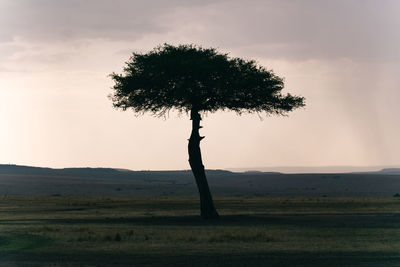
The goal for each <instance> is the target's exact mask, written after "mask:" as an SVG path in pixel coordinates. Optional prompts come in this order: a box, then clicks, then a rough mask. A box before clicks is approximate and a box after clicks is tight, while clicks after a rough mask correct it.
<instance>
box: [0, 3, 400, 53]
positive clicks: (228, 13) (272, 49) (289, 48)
mask: <svg viewBox="0 0 400 267" xmlns="http://www.w3.org/2000/svg"><path fill="white" fill-rule="evenodd" d="M398 10H400V1H398V0H384V1H375V0H335V1H331V0H302V1H299V0H297V1H296V0H280V1H261V0H260V1H257V0H254V1H238V0H237V1H235V0H229V1H228V0H226V1H211V0H208V1H200V0H196V1H184V0H169V1H164V0H151V1H129V0H112V1H111V0H109V1H106V0H85V1H81V0H68V1H67V0H59V1H54V0H35V1H30V0H19V1H13V0H3V1H1V3H0V26H1V27H0V41H1V40H3V41H7V40H12V38H13V37H22V38H23V39H26V40H40V41H51V40H57V41H60V40H61V41H63V40H71V39H83V38H87V39H97V38H102V39H107V40H115V41H119V40H125V41H126V40H136V39H138V38H141V37H144V36H148V35H150V34H158V35H160V36H161V39H162V36H163V34H165V35H166V36H167V34H168V33H171V32H172V33H173V32H179V34H181V35H182V36H181V37H182V38H183V39H185V37H187V36H190V38H192V39H191V40H189V42H195V43H201V44H204V43H205V44H213V45H216V46H220V47H222V48H224V49H225V48H226V49H235V48H238V49H241V50H242V51H244V52H245V53H246V54H248V55H250V56H257V57H259V56H262V57H265V56H267V57H270V58H284V59H288V60H307V59H331V58H352V59H356V60H370V61H387V60H399V59H400V50H399V49H398V47H400V34H398V29H399V28H400V16H398ZM199 29H202V30H199ZM166 38H168V37H166ZM158 40H159V39H158ZM164 41H165V42H171V41H174V40H168V39H165V40H163V41H162V42H164Z"/></svg>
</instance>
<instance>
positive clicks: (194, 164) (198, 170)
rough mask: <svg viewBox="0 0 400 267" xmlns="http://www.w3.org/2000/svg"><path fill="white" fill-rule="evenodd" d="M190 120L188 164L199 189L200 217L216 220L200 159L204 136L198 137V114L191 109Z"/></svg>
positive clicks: (216, 216) (199, 118)
mask: <svg viewBox="0 0 400 267" xmlns="http://www.w3.org/2000/svg"><path fill="white" fill-rule="evenodd" d="M190 119H191V120H192V134H191V135H190V139H189V145H188V150H189V164H190V168H191V169H192V172H193V175H194V178H195V179H196V183H197V188H198V189H199V194H200V210H201V217H203V218H204V219H216V218H218V217H219V215H218V213H217V210H216V209H215V207H214V202H213V200H212V197H211V193H210V189H209V188H208V183H207V178H206V173H205V171H204V165H203V161H202V159H201V151H200V141H201V140H202V139H203V138H204V136H200V134H199V129H200V128H201V126H200V120H201V117H200V114H199V112H198V111H197V110H194V109H192V110H191V112H190Z"/></svg>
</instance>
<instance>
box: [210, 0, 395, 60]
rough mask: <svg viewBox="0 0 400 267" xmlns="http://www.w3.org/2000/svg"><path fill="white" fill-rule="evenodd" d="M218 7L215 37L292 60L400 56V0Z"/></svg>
mask: <svg viewBox="0 0 400 267" xmlns="http://www.w3.org/2000/svg"><path fill="white" fill-rule="evenodd" d="M246 3H247V4H246V5H244V4H243V2H233V3H232V2H229V1H227V2H226V3H224V4H223V5H222V4H219V5H216V7H218V8H219V9H220V11H219V12H216V13H214V14H213V15H211V16H210V17H209V18H207V21H208V24H207V25H208V27H209V28H210V29H211V32H212V39H214V40H218V42H219V43H221V44H223V45H224V46H225V45H232V44H233V45H236V46H242V47H246V46H247V47H248V48H249V50H253V52H257V50H259V52H261V53H263V54H264V55H269V56H271V57H281V58H288V59H315V58H333V57H334V58H338V57H339V58H340V57H347V58H356V59H368V60H388V59H397V60H398V59H400V50H399V49H398V47H400V34H398V33H399V32H398V29H399V28H400V17H399V16H398V11H399V10H400V1H397V0H385V1H371V0H358V1H356V0H350V1H349V0H335V1H330V0H325V1H321V0H303V1H249V2H246Z"/></svg>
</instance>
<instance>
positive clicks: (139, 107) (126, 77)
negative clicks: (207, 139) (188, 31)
mask: <svg viewBox="0 0 400 267" xmlns="http://www.w3.org/2000/svg"><path fill="white" fill-rule="evenodd" d="M111 78H112V79H113V80H114V82H115V85H114V87H113V89H114V91H113V92H114V93H113V95H111V99H112V101H113V105H114V107H116V108H122V109H124V110H126V109H128V108H132V109H133V110H134V111H135V112H139V113H140V112H151V113H152V114H154V115H158V116H162V115H164V114H165V113H166V112H168V111H169V110H171V109H176V110H178V111H179V112H190V111H192V110H195V111H197V112H215V111H217V110H232V111H235V112H237V113H239V114H241V113H243V112H249V113H253V112H257V113H262V112H266V113H267V114H280V115H283V114H286V113H287V112H289V111H291V110H293V109H295V108H299V107H302V106H304V98H303V97H298V96H293V95H291V94H283V93H282V89H283V88H284V82H283V79H282V78H280V77H278V76H276V75H275V74H274V73H273V72H272V71H270V70H267V69H265V68H264V67H262V66H260V65H258V64H257V63H256V61H254V60H244V59H241V58H233V57H229V55H228V54H224V53H220V52H218V51H217V50H216V49H215V48H202V47H199V46H196V45H192V44H189V45H179V46H173V45H169V44H164V45H162V46H158V47H156V48H155V49H153V50H152V51H150V52H148V53H144V54H143V53H133V55H132V57H131V58H130V60H129V61H128V62H126V66H125V68H124V72H123V74H116V73H112V74H111Z"/></svg>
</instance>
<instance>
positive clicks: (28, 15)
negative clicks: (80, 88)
mask: <svg viewBox="0 0 400 267" xmlns="http://www.w3.org/2000/svg"><path fill="white" fill-rule="evenodd" d="M203 2H204V3H206V1H203ZM203 2H201V3H203ZM195 4H200V3H196V1H183V0H171V1H163V0H153V1H129V0H112V1H111V0H108V1H107V0H84V1H81V0H60V1H53V0H35V1H30V0H21V1H12V0H5V1H2V2H1V3H0V10H1V11H0V25H1V28H0V40H2V41H9V40H12V39H13V37H22V38H25V39H28V40H67V39H76V38H105V39H113V40H121V39H122V40H132V39H136V38H138V37H140V36H142V35H144V34H149V33H154V32H164V31H166V27H165V26H164V25H163V24H162V23H160V22H159V21H158V17H160V16H162V15H163V14H165V13H168V12H171V10H173V9H174V8H176V7H178V6H192V5H195Z"/></svg>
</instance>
